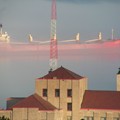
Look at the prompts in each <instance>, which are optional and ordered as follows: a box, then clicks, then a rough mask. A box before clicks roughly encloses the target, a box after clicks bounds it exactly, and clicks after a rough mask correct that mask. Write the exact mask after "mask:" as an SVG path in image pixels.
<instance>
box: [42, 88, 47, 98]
mask: <svg viewBox="0 0 120 120" xmlns="http://www.w3.org/2000/svg"><path fill="white" fill-rule="evenodd" d="M43 97H47V89H43Z"/></svg>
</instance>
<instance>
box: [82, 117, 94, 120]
mask: <svg viewBox="0 0 120 120" xmlns="http://www.w3.org/2000/svg"><path fill="white" fill-rule="evenodd" d="M84 120H94V119H93V117H91V116H86V117H84Z"/></svg>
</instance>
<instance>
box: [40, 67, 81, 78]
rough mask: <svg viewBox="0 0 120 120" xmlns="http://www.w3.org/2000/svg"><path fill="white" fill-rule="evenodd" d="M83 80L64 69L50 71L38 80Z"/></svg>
mask: <svg viewBox="0 0 120 120" xmlns="http://www.w3.org/2000/svg"><path fill="white" fill-rule="evenodd" d="M53 78H57V79H82V78H83V77H82V76H80V75H78V74H76V73H74V72H72V71H70V70H68V69H66V68H64V67H62V66H61V67H59V68H58V69H56V70H54V71H50V72H49V73H48V74H47V75H45V76H43V77H41V78H38V79H53Z"/></svg>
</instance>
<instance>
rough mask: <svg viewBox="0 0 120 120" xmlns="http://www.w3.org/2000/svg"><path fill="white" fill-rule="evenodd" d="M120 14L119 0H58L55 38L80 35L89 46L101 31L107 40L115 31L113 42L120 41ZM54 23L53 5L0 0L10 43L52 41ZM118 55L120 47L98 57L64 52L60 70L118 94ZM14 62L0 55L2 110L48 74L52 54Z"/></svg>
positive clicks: (46, 0) (1, 19) (0, 14)
mask: <svg viewBox="0 0 120 120" xmlns="http://www.w3.org/2000/svg"><path fill="white" fill-rule="evenodd" d="M119 12H120V0H57V39H58V40H67V39H73V38H74V37H75V34H76V33H78V32H79V33H80V37H81V40H82V41H85V40H89V39H95V38H96V37H97V35H98V32H102V34H103V39H105V40H106V39H109V38H111V32H112V29H114V37H115V38H120V13H119ZM50 18H51V0H0V24H2V25H3V30H4V31H7V32H8V34H9V35H10V36H11V41H16V42H28V35H29V34H32V36H33V37H34V39H36V40H49V39H50V22H51V21H50ZM73 47H74V46H73ZM119 51H120V47H119V46H117V48H116V49H114V50H113V49H109V50H107V49H106V51H105V52H104V51H95V52H96V53H95V54H94V52H93V51H89V52H88V51H84V50H83V51H81V50H80V49H76V50H75V51H72V50H71V51H67V52H66V51H64V54H63V53H60V54H59V66H60V65H63V66H64V67H66V68H68V69H70V70H72V71H74V72H76V73H77V74H80V75H83V76H87V77H88V78H89V83H88V84H89V88H90V89H103V90H115V89H116V86H115V85H116V80H115V79H116V73H117V72H118V67H120V64H119V61H120V52H119ZM48 52H49V51H48ZM44 54H45V55H44ZM1 56H2V57H1ZM14 57H15V56H14ZM14 57H13V56H7V55H6V54H4V53H1V52H0V107H4V106H5V98H7V97H11V96H12V97H20V96H22V97H24V96H27V95H30V94H32V93H33V92H34V87H35V79H36V78H38V77H42V76H44V75H45V74H47V72H48V70H49V65H48V62H49V53H47V54H46V53H40V54H39V56H32V55H31V56H19V55H18V56H17V58H14ZM20 57H21V58H20ZM43 57H45V58H43ZM73 58H74V59H73ZM26 86H27V87H26ZM3 100H4V104H3Z"/></svg>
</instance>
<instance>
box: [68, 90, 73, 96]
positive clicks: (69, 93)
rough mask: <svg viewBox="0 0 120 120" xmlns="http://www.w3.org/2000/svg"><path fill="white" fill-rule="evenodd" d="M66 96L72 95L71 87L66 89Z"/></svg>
mask: <svg viewBox="0 0 120 120" xmlns="http://www.w3.org/2000/svg"><path fill="white" fill-rule="evenodd" d="M67 96H68V97H72V89H68V90H67Z"/></svg>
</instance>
